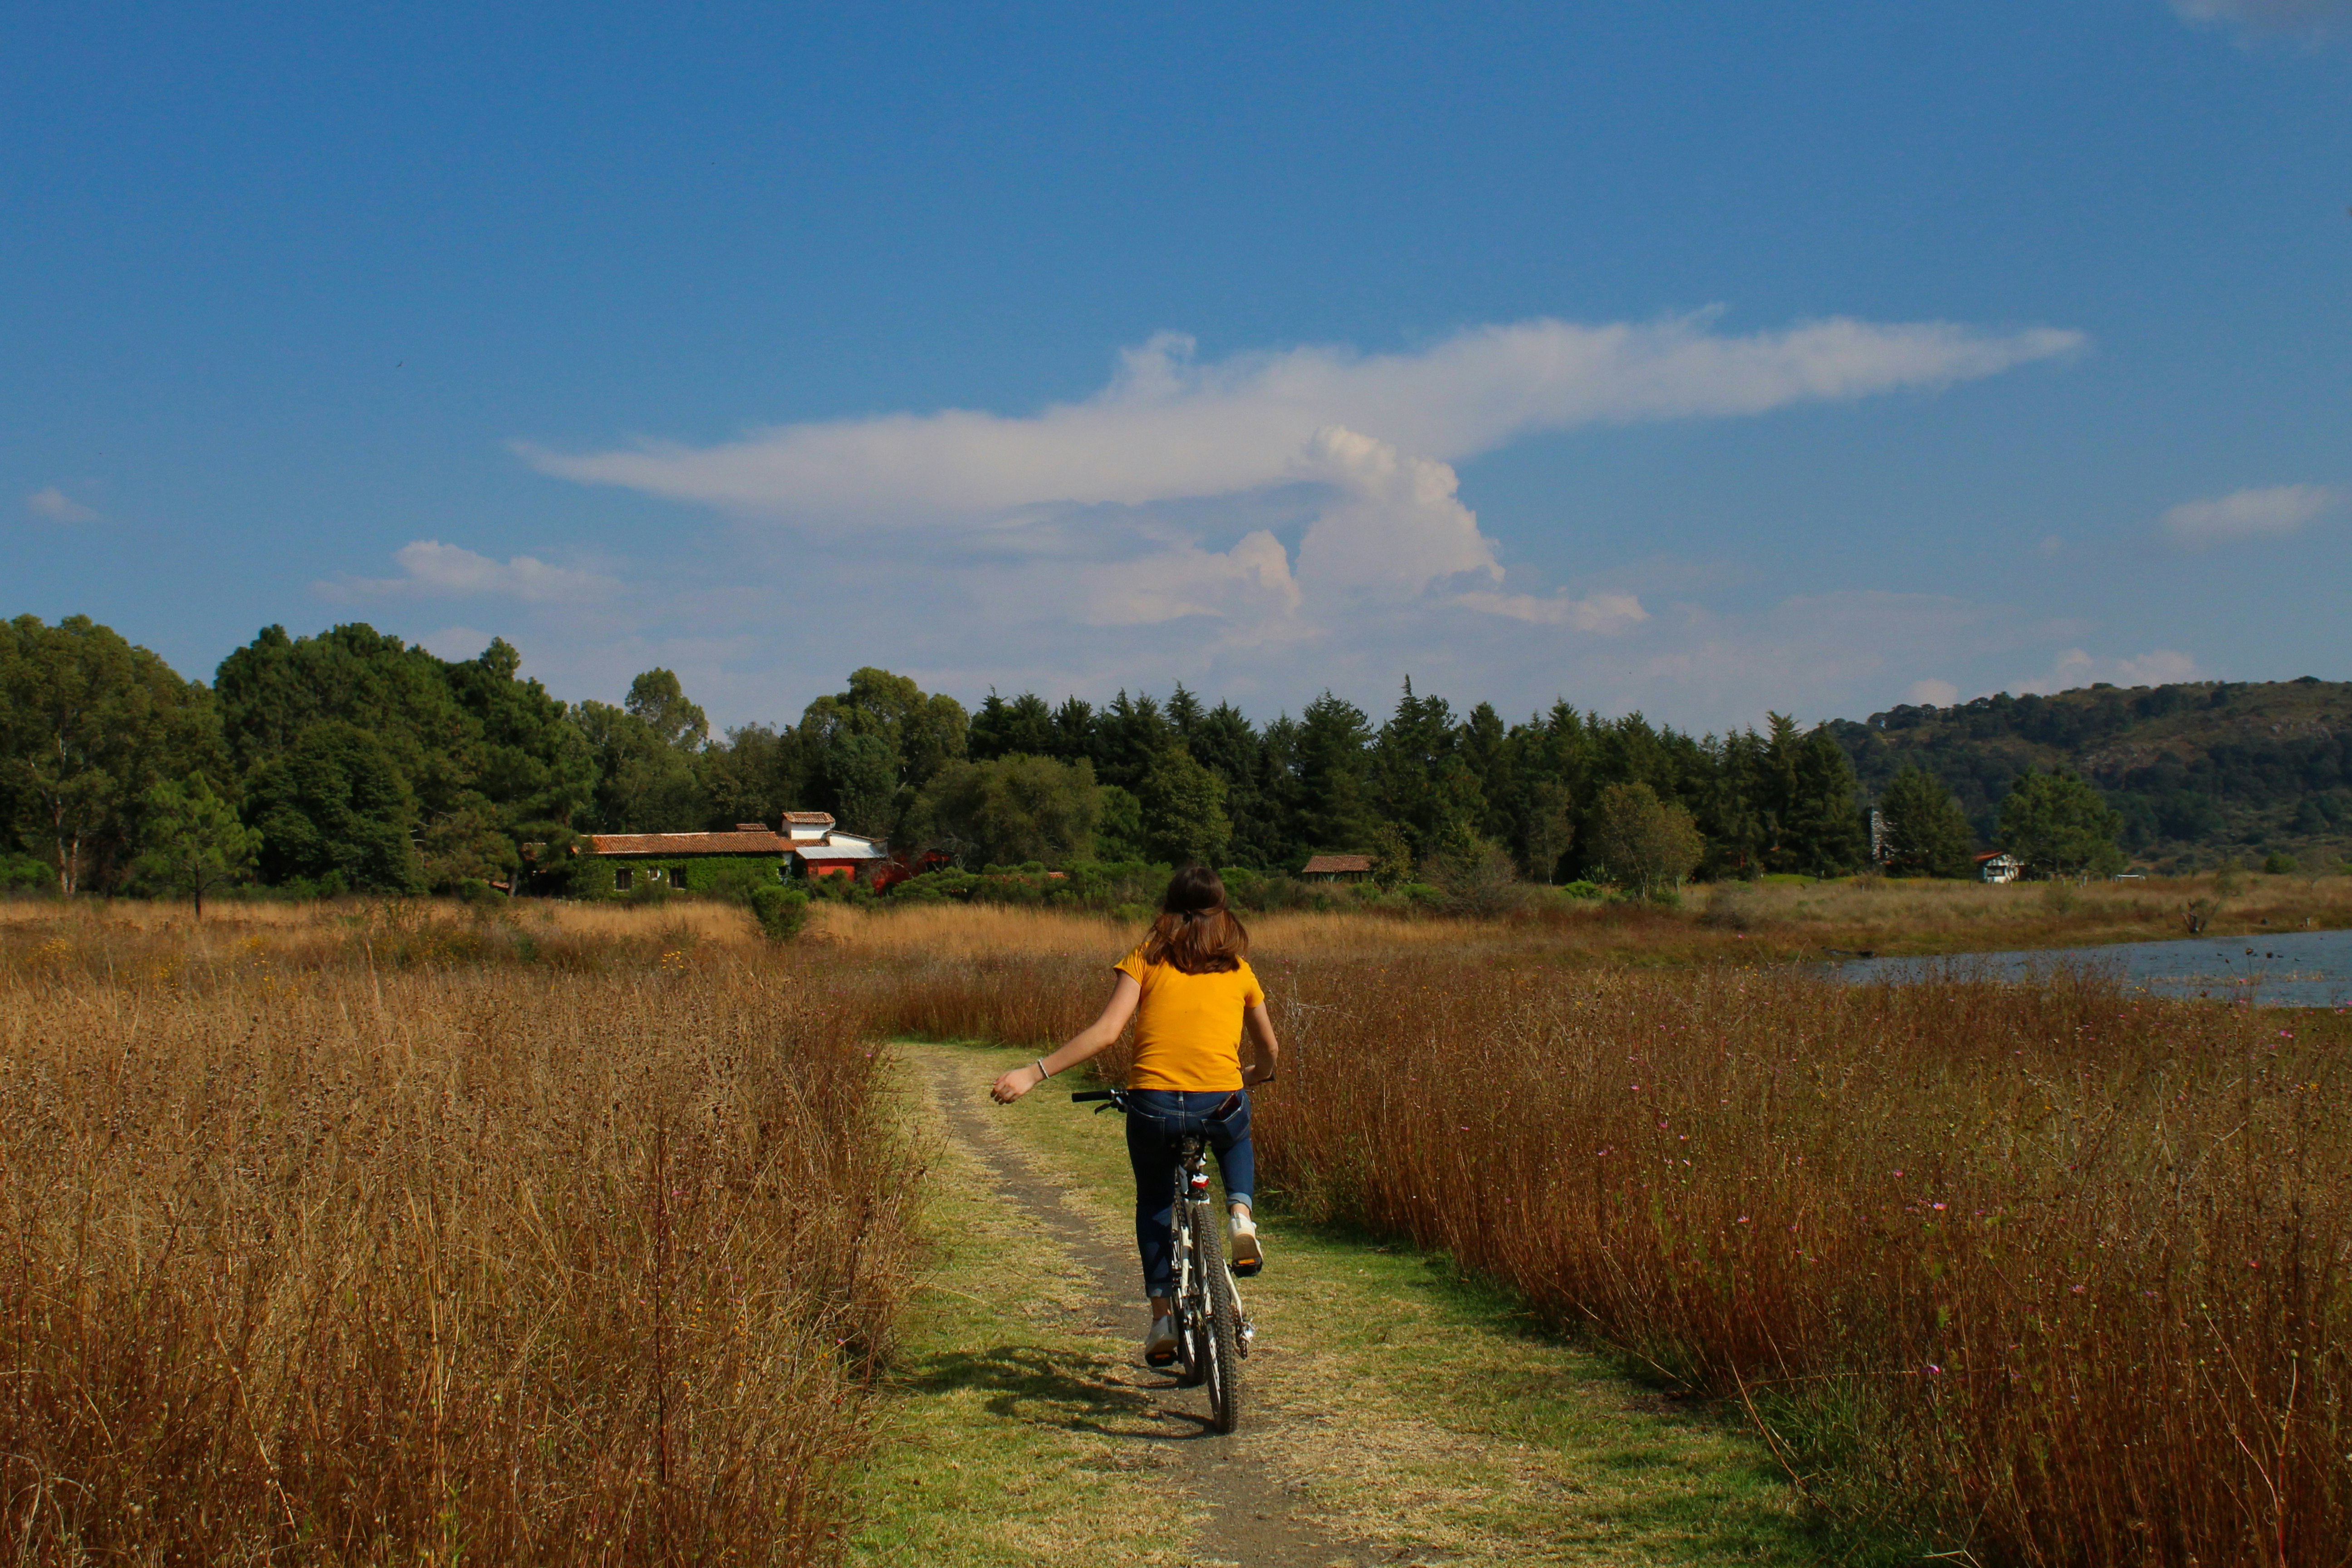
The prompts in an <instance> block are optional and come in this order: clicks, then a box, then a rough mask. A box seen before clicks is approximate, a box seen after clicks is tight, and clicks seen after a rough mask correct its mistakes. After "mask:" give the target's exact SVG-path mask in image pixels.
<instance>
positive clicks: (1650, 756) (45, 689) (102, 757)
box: [0, 616, 2113, 898]
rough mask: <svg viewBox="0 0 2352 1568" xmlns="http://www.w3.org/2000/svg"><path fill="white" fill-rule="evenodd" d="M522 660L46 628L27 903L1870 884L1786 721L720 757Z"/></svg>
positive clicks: (1198, 719)
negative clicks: (605, 846) (561, 685)
mask: <svg viewBox="0 0 2352 1568" xmlns="http://www.w3.org/2000/svg"><path fill="white" fill-rule="evenodd" d="M519 668H520V656H519V655H518V654H517V653H516V651H515V649H514V648H513V647H510V646H509V645H508V644H507V643H506V642H504V641H503V640H498V641H493V642H492V643H491V644H490V646H489V647H488V648H486V649H485V650H484V651H483V652H482V653H481V654H480V655H479V656H478V657H477V658H471V659H463V660H446V659H443V658H437V657H436V656H435V655H434V654H432V653H430V652H428V651H427V650H425V649H424V648H420V647H412V646H409V645H408V644H406V643H404V642H403V641H402V640H401V639H400V638H398V637H390V636H386V635H384V634H383V633H380V632H377V631H376V630H374V629H373V627H370V626H365V625H361V624H353V625H349V626H337V627H334V628H333V629H331V630H329V631H325V632H321V633H320V634H318V635H316V636H312V637H290V636H289V635H288V634H287V632H286V631H285V629H284V628H283V627H279V626H270V627H268V628H265V629H264V630H263V631H262V632H261V633H260V635H259V636H257V637H255V638H254V639H253V641H252V642H250V643H248V644H247V645H246V646H244V647H240V648H238V649H236V651H235V652H233V653H231V654H230V655H229V656H228V657H227V658H226V659H224V660H223V661H222V662H221V664H220V667H219V668H218V669H217V670H216V671H215V675H214V679H213V680H212V682H211V683H210V684H209V685H206V684H205V683H204V682H201V681H194V680H188V679H183V678H182V677H180V676H179V675H177V674H176V673H174V672H173V670H172V669H171V668H169V667H168V666H167V665H165V664H164V662H163V660H162V659H160V658H157V657H156V656H155V655H154V654H153V653H152V652H150V651H148V650H147V649H145V648H142V647H135V646H133V645H131V643H129V642H128V641H127V640H125V639H124V638H123V637H121V636H120V635H119V634H117V633H116V632H114V631H112V630H110V629H109V628H108V627H105V626H99V625H97V624H96V623H94V622H92V621H90V620H89V618H88V617H85V616H73V617H68V618H67V619H65V620H63V621H61V622H59V623H58V625H56V626H48V625H46V624H45V623H43V622H42V621H40V620H39V619H38V618H37V617H34V616H20V617H18V618H17V619H16V620H15V621H14V622H11V623H9V624H8V626H7V628H6V635H5V637H0V814H5V815H0V823H5V826H6V828H7V829H8V831H9V833H10V835H11V836H12V837H11V838H10V839H9V840H6V841H0V880H5V881H7V882H9V883H13V884H15V885H19V886H31V885H35V884H37V883H38V884H46V885H54V886H55V887H56V888H57V889H58V890H60V891H63V892H67V893H73V892H78V891H97V892H125V891H137V890H142V889H148V890H163V889H175V890H178V891H181V892H193V893H194V894H196V895H197V896H198V897H199V898H201V896H202V894H203V892H204V891H205V889H207V888H208V887H212V886H216V885H219V884H221V883H225V882H230V881H235V880H237V879H243V878H248V877H249V878H251V879H257V880H258V881H261V882H264V883H267V884H269V885H273V886H278V887H282V888H287V889H293V890H296V891H300V892H310V893H318V894H332V893H336V892H339V891H358V890H376V891H394V892H421V891H425V890H448V889H464V888H467V887H469V886H479V885H483V884H488V883H491V882H498V881H506V880H509V879H512V878H513V877H514V875H515V874H516V872H517V870H518V868H520V866H521V864H522V855H523V853H524V847H525V846H542V847H544V848H543V850H542V851H541V853H542V856H543V859H542V863H548V862H552V861H560V859H561V858H562V857H563V855H564V853H565V851H566V849H567V847H569V845H570V843H571V842H572V840H574V839H576V838H577V837H578V836H580V835H582V834H586V833H619V832H663V831H685V830H692V829H697V828H726V827H731V826H736V825H737V824H739V823H749V822H759V823H763V824H766V825H769V826H773V825H774V824H775V823H776V821H777V818H778V817H779V816H780V815H781V814H782V813H783V812H785V811H790V810H822V811H828V812H831V813H832V814H833V815H834V816H835V819H836V820H837V821H838V822H839V824H840V825H841V826H843V827H845V828H846V829H848V830H850V831H853V832H857V833H865V834H871V835H875V836H887V837H890V838H891V839H892V840H893V842H894V844H896V845H897V846H898V847H904V848H915V849H920V848H937V849H939V850H940V851H942V852H943V853H944V854H946V855H947V856H948V857H949V858H950V859H951V860H953V861H955V862H956V863H958V864H959V865H962V866H966V867H970V868H982V867H984V866H987V865H992V864H1002V865H1014V864H1021V863H1028V862H1047V863H1056V864H1058V863H1065V862H1076V861H1143V862H1164V863H1170V864H1178V863H1182V862H1184V861H1188V860H1197V861H1201V862H1202V863H1205V864H1212V865H1220V866H1234V867H1239V868H1248V869H1251V870H1255V871H1258V872H1261V873H1266V874H1281V873H1286V872H1293V871H1296V870H1297V869H1298V868H1299V867H1300V866H1301V865H1302V864H1303V862H1304V861H1305V860H1306V859H1307V858H1309V857H1310V856H1312V855H1315V854H1318V853H1355V854H1361V855H1366V856H1369V857H1370V858H1371V861H1372V865H1373V868H1374V872H1375V875H1376V876H1377V877H1378V878H1380V879H1381V880H1382V881H1384V882H1388V883H1394V882H1396V881H1400V880H1405V879H1411V878H1413V877H1415V876H1421V875H1426V874H1431V873H1433V872H1434V871H1437V870H1440V869H1443V870H1447V871H1450V872H1451V873H1452V874H1454V875H1455V876H1458V877H1474V878H1475V877H1485V878H1487V879H1494V878H1498V877H1513V878H1522V879H1528V880H1533V881H1538V882H1549V881H1563V880H1570V879H1590V880H1592V881H1595V882H1601V881H1607V882H1613V883H1617V884H1619V885H1622V886H1625V887H1627V888H1630V889H1639V890H1643V891H1647V890H1653V889H1656V888H1658V887H1662V886H1668V885H1672V884H1674V883H1676V882H1679V881H1681V880H1683V879H1687V878H1692V877H1698V878H1725V877H1752V876H1756V875H1759V874H1765V873H1772V872H1802V873H1808V874H1811V875H1816V876H1830V875H1836V874H1840V873H1843V872H1849V871H1853V870H1855V869H1858V868H1862V867H1863V866H1864V865H1865V864H1866V863H1868V861H1869V860H1870V858H1871V855H1872V846H1871V842H1870V834H1869V829H1868V816H1867V812H1866V809H1865V807H1864V804H1863V802H1862V800H1861V797H1860V795H1859V792H1858V788H1857V784H1856V782H1855V778H1854V773H1853V768H1852V766H1851V764H1850V763H1849V762H1848V760H1847V757H1846V754H1845V752H1843V750H1842V749H1841V748H1840V746H1839V745H1838V743H1837V742H1836V740H1835V739H1834V738H1833V737H1832V733H1831V732H1830V731H1829V730H1828V729H1827V727H1826V726H1815V727H1814V728H1812V729H1811V730H1803V729H1801V728H1800V727H1799V726H1798V725H1797V724H1796V723H1795V722H1794V721H1791V720H1790V719H1788V718H1787V717H1785V716H1782V715H1779V714H1774V715H1771V716H1770V717H1769V722H1768V724H1767V726H1766V728H1765V729H1764V730H1762V731H1757V730H1752V729H1750V730H1744V731H1736V732H1733V733H1730V734H1727V735H1723V736H1715V735H1691V734H1687V733H1684V732H1682V731H1676V730H1675V729H1673V728H1671V727H1668V726H1660V725H1655V724H1653V723H1651V722H1650V721H1648V720H1647V719H1645V718H1643V716H1642V715H1641V714H1639V713H1632V714H1626V715H1622V716H1620V717H1616V718H1608V717H1603V716H1602V715H1601V714H1598V713H1594V712H1586V711H1582V710H1579V709H1577V708H1576V707H1575V706H1573V705H1572V704H1570V703H1568V702H1566V701H1560V702H1558V703H1555V704H1554V705H1553V706H1552V707H1551V709H1550V710H1549V711H1546V712H1541V713H1536V714H1531V715H1529V716H1528V718H1526V719H1525V720H1522V721H1516V722H1507V721H1505V720H1504V719H1503V717H1502V716H1501V714H1500V713H1498V712H1497V711H1496V709H1495V708H1494V707H1493V706H1492V705H1491V704H1488V703H1485V702H1481V703H1478V704H1477V705H1475V707H1473V708H1471V709H1470V710H1468V711H1466V712H1457V711H1456V710H1454V707H1453V706H1452V705H1451V704H1450V703H1449V702H1448V701H1447V700H1445V699H1444V698H1442V697H1436V696H1429V695H1424V694H1422V693H1419V692H1417V691H1415V690H1414V689H1413V688H1412V683H1411V682H1410V681H1407V682H1406V683H1405V685H1404V688H1403V690H1402V694H1401V695H1400V696H1399V698H1398V699H1397V701H1396V703H1395V705H1394V707H1393V708H1392V709H1391V710H1390V711H1389V712H1388V713H1386V714H1385V715H1382V716H1381V717H1379V718H1377V719H1376V718H1375V717H1374V716H1373V715H1371V714H1369V713H1367V712H1365V711H1364V710H1361V709H1360V708H1358V707H1356V706H1355V705H1353V704H1352V703H1349V702H1348V701H1346V700H1342V699H1340V698H1338V697H1335V696H1333V695H1331V694H1329V693H1328V692H1327V693H1325V694H1324V695H1322V696H1320V697H1318V698H1317V699H1316V700H1313V701H1311V702H1309V703H1307V705H1306V706H1305V708H1304V709H1302V710H1300V712H1299V713H1298V715H1297V717H1296V718H1294V717H1291V716H1290V715H1288V714H1283V715H1281V716H1278V717H1276V719H1274V720H1272V721H1269V722H1266V723H1265V724H1263V725H1260V724H1255V723H1253V722H1252V721H1250V720H1249V718H1248V717H1247V716H1245V715H1244V713H1243V712H1242V711H1241V710H1239V709H1238V708H1236V707H1234V705H1233V704H1231V703H1228V702H1221V703H1219V704H1217V705H1216V706H1215V707H1210V706H1208V705H1207V704H1206V703H1204V702H1203V701H1202V700H1201V699H1200V698H1199V697H1197V696H1196V695H1194V694H1193V693H1192V692H1191V691H1189V690H1187V689H1185V688H1184V687H1183V686H1182V685H1181V683H1180V684H1178V685H1177V686H1176V687H1175V688H1174V689H1172V690H1171V692H1170V694H1169V695H1168V696H1167V697H1166V698H1165V699H1155V698H1153V697H1151V696H1149V695H1144V694H1130V693H1128V692H1124V691H1122V692H1121V693H1119V694H1118V696H1117V697H1116V698H1114V699H1113V700H1111V701H1109V702H1108V703H1105V704H1102V705H1100V706H1097V705H1094V704H1091V703H1088V702H1087V701H1085V700H1080V699H1077V698H1075V697H1073V698H1068V699H1066V700H1063V701H1061V702H1060V703H1059V704H1049V703H1048V702H1047V701H1045V700H1044V699H1043V698H1041V697H1038V696H1037V695H1035V694H1034V693H1023V694H1021V695H1019V696H1016V697H1013V698H1009V699H1008V698H1005V697H1003V696H1000V695H998V694H997V693H995V692H991V693H990V694H989V695H988V697H987V698H986V699H985V700H982V702H981V703H980V705H979V706H978V708H977V709H973V710H967V709H966V708H964V706H963V705H962V704H961V703H960V702H958V701H957V700H955V699H953V698H952V697H949V696H946V695H943V694H940V693H936V692H925V691H923V690H922V689H919V686H918V685H917V683H916V682H915V681H914V680H912V679H908V678H907V677H905V676H901V675H896V674H893V673H891V672H890V671H887V670H884V669H877V668H865V669H859V670H857V671H856V672H855V673H853V674H852V675H851V676H850V677H849V679H848V681H847V684H846V687H845V689H843V690H841V691H839V692H836V693H828V694H826V695H824V696H821V697H819V698H817V699H816V700H814V701H813V702H811V703H810V704H809V705H808V706H807V708H806V709H805V710H803V713H802V714H801V716H800V719H799V721H797V722H794V723H788V724H783V725H768V724H759V723H753V724H746V725H742V726H740V727H738V728H735V729H732V730H729V731H726V732H724V733H723V734H713V733H712V731H711V728H710V725H709V721H708V720H707V718H706V716H705V714H704V712H703V710H702V709H701V708H700V707H698V705H697V704H695V703H694V702H693V701H692V700H690V699H689V698H688V695H687V693H686V691H685V690H684V689H683V687H682V685H681V684H680V682H679V680H678V679H677V676H676V675H675V674H674V673H672V672H670V671H668V670H666V669H652V670H647V671H646V672H645V673H644V674H641V675H639V676H638V677H636V679H635V680H634V681H633V682H632V683H631V685H630V688H629V690H628V693H627V696H626V697H625V700H623V701H621V702H620V703H618V704H608V703H604V702H598V701H593V700H592V701H583V702H579V703H567V702H564V701H562V700H558V699H556V698H554V697H552V696H551V695H550V694H549V693H548V692H547V690H546V689H544V688H543V687H542V686H541V684H540V683H539V682H538V681H536V680H530V679H524V678H522V677H521V676H520V673H519ZM2035 776H2036V777H2039V778H2041V779H2042V780H2044V781H2045V782H2044V783H2041V784H2035V783H2032V781H2031V780H2029V781H2028V787H2027V789H2026V791H2024V792H2023V795H2035V796H2036V798H2039V795H2048V794H2052V792H2055V796H2056V797H2058V798H2059V804H2060V805H2061V807H2062V808H2063V809H2062V810H2061V811H2060V814H2059V815H2060V816H2066V814H2067V813H2069V812H2071V813H2072V814H2073V818H2079V817H2082V816H2083V815H2084V812H2085V811H2086V810H2087V811H2090V812H2091V813H2093V826H2094V827H2095V826H2096V822H2095V812H2096V811H2097V810H2099V809H2104V808H2102V807H2100V806H2099V805H2098V803H2097V798H2096V796H2095V794H2094V793H2093V792H2090V791H2089V790H2088V789H2087V786H2084V785H2082V784H2080V783H2079V781H2074V780H2072V779H2069V778H2066V777H2064V776H2063V775H2035ZM2037 792H2038V793H2037ZM1882 794H1883V799H1882V801H1881V807H1882V811H1883V813H1884V815H1885V823H1886V826H1887V830H1888V831H1887V842H1888V844H1889V846H1890V853H1891V855H1892V864H1893V868H1895V869H1897V870H1899V871H1905V872H1909V873H1913V874H1918V875H1946V876H1948V875H1964V874H1966V873H1967V871H1968V869H1969V865H1968V857H1969V853H1970V851H1971V850H1972V849H1973V838H1972V837H1971V836H1970V834H1969V826H1968V823H1967V820H1966V817H1965V815H1964V814H1963V813H1962V812H1961V810H1960V808H1959V806H1958V804H1957V802H1955V801H1954V800H1953V798H1952V796H1951V794H1950V792H1949V791H1948V790H1947V789H1945V788H1944V787H1943V786H1942V785H1941V784H1939V783H1937V781H1936V780H1935V779H1934V778H1933V777H1931V776H1930V775H1928V774H1927V773H1919V772H1917V771H1916V770H1912V771H1910V772H1907V773H1904V774H1903V775H1901V776H1899V777H1898V778H1897V779H1896V780H1895V781H1894V782H1893V784H1890V785H1889V786H1888V787H1887V788H1886V789H1885V791H1884V792H1882ZM2023 795H2021V798H2022V797H2023ZM2084 796H2087V797H2088V799H2087V802H2086V801H2085V800H2084V798H2082V797H2084ZM2043 815H2045V816H2047V815H2048V813H2047V812H2045V813H2044V814H2043ZM2073 818H2069V820H2072V819H2073ZM2007 831H2008V826H2007V824H2006V821H2005V822H2004V827H2003V832H2004V833H2006V832H2007ZM2078 837H2079V835H2078ZM2112 838H2113V834H2112V832H2110V833H2108V835H2107V841H2108V843H2109V844H2110V845H2111V844H2112ZM2077 858H2082V856H2081V855H2080V854H2077ZM2050 868H2053V869H2058V868H2071V867H2061V866H2059V864H2058V862H2057V860H2056V859H2054V858H2053V859H2052V861H2051V867H2050Z"/></svg>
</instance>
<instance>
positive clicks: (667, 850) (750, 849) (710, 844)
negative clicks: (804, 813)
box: [588, 827, 791, 855]
mask: <svg viewBox="0 0 2352 1568" xmlns="http://www.w3.org/2000/svg"><path fill="white" fill-rule="evenodd" d="M790 847H791V846H790V845H788V844H786V843H785V842H784V841H783V840H782V838H779V837H776V835H774V834H772V833H771V832H769V831H768V830H767V829H766V828H764V827H762V828H760V829H758V830H757V831H756V832H751V833H746V832H743V831H741V830H740V829H739V830H737V831H736V832H733V833H592V834H590V835H589V836H588V852H589V853H590V854H591V855H782V853H783V852H784V851H785V850H786V849H788V848H790Z"/></svg>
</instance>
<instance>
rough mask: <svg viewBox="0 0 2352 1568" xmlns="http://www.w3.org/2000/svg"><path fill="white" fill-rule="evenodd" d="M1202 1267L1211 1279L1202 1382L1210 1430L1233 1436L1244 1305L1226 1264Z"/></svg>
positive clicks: (1213, 1261)
mask: <svg viewBox="0 0 2352 1568" xmlns="http://www.w3.org/2000/svg"><path fill="white" fill-rule="evenodd" d="M1201 1263H1202V1267H1203V1268H1205V1269H1206V1270H1207V1271H1208V1279H1209V1314H1208V1318H1209V1321H1207V1322H1206V1323H1204V1324H1203V1325H1202V1328H1203V1330H1204V1332H1203V1333H1202V1339H1203V1340H1205V1341H1206V1344H1205V1345H1204V1346H1203V1348H1204V1349H1205V1350H1206V1351H1207V1352H1208V1355H1207V1362H1208V1365H1207V1368H1206V1370H1207V1373H1208V1376H1207V1377H1206V1378H1205V1379H1204V1380H1203V1381H1205V1382H1206V1383H1207V1384H1208V1385H1209V1426H1210V1429H1211V1430H1213V1431H1216V1432H1231V1431H1232V1430H1233V1429H1234V1427H1235V1426H1239V1425H1240V1424H1241V1418H1242V1304H1241V1302H1240V1300H1237V1299H1236V1298H1235V1296H1234V1280H1233V1276H1231V1275H1230V1274H1227V1273H1226V1272H1225V1260H1224V1259H1223V1258H1217V1257H1208V1258H1202V1259H1201Z"/></svg>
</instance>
